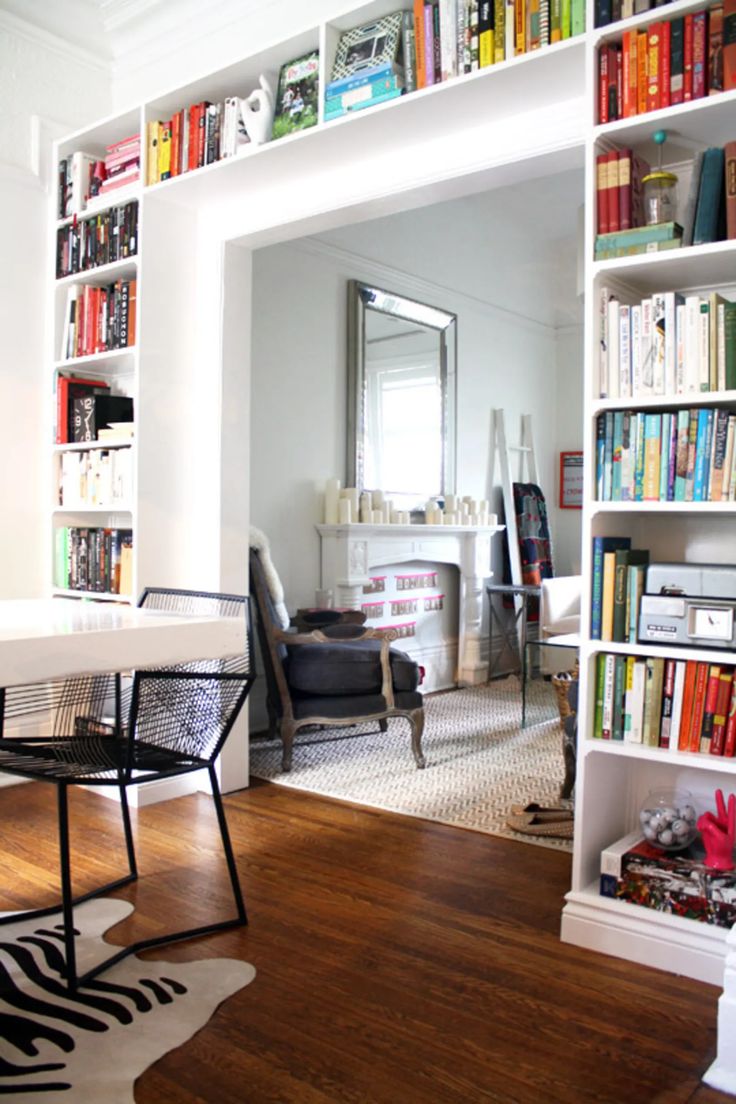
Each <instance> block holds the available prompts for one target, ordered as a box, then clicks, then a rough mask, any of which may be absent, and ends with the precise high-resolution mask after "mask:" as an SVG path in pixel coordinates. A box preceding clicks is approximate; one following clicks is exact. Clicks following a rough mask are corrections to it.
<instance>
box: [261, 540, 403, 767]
mask: <svg viewBox="0 0 736 1104" xmlns="http://www.w3.org/2000/svg"><path fill="white" fill-rule="evenodd" d="M267 558H268V549H267V546H266V547H265V548H261V549H260V550H259V549H258V548H254V547H253V544H252V542H251V550H250V587H251V596H252V599H253V601H254V603H255V607H256V612H257V626H258V636H259V640H260V644H261V652H262V653H263V666H264V673H265V676H266V687H267V706H268V715H269V727H270V732H271V735H272V736H280V737H281V741H282V744H283V759H282V768H283V770H284V771H289V770H291V762H292V751H293V744H294V736H295V734H296V733H297V732H298V731H299V729H301V728H305V727H306V726H307V725H323V726H329V727H332V726H346V725H354V724H360V723H362V722H365V721H377V722H378V723H379V725H380V727H381V729H382V730H383V731H386V729H387V727H388V721H389V720H391V719H393V718H396V717H398V718H404V719H406V720H407V721H408V723H409V726H410V728H411V747H412V752H413V753H414V759H415V760H416V764H417V766H418V767H423V766H424V756H423V754H422V748H421V741H422V731H423V729H424V708H423V699H422V695H421V694H420V693H419V691H418V689H417V687H418V685H419V668H418V666H417V664H416V663H415V662H414V661H413V660H412V659H411V658H410V656H408V655H406V654H405V653H404V652H400V651H398V650H397V649H394V648H391V647H390V639H391V635H392V634H391V633H388V632H387V633H382V632H380V631H379V630H375V629H366V628H365V627H364V626H363V625H356V624H354V623H347V624H339V623H338V624H336V625H334V626H332V627H330V628H327V627H324V628H322V629H317V630H314V631H312V632H307V633H305V632H300V631H294V630H292V631H287V630H286V629H285V628H284V627H283V617H279V609H278V602H275V601H274V598H273V595H272V593H271V591H272V589H273V587H271V588H269V582H270V581H271V578H272V572H273V568H272V565H271V564H270V560H268V562H266V561H267Z"/></svg>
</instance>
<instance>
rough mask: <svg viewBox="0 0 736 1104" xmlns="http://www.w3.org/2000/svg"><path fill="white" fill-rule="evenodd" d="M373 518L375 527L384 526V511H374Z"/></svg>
mask: <svg viewBox="0 0 736 1104" xmlns="http://www.w3.org/2000/svg"><path fill="white" fill-rule="evenodd" d="M372 513H373V517H372V518H371V520H372V522H373V524H374V525H383V510H373V511H372Z"/></svg>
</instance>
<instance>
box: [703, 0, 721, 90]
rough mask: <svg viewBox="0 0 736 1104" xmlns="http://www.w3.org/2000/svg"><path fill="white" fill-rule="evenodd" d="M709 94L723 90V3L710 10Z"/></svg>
mask: <svg viewBox="0 0 736 1104" xmlns="http://www.w3.org/2000/svg"><path fill="white" fill-rule="evenodd" d="M707 41H708V95H709V96H715V95H716V94H717V93H718V92H722V91H723V5H722V4H716V5H715V6H714V7H712V8H711V9H710V10H709V12H708V39H707Z"/></svg>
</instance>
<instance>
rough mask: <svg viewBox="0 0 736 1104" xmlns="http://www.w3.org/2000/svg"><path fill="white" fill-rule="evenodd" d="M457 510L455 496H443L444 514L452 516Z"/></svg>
mask: <svg viewBox="0 0 736 1104" xmlns="http://www.w3.org/2000/svg"><path fill="white" fill-rule="evenodd" d="M456 509H457V495H454V494H448V495H445V514H454V513H455V510H456Z"/></svg>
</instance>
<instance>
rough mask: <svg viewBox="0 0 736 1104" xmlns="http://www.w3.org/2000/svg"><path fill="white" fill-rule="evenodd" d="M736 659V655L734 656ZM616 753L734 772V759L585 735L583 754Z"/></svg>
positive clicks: (667, 763) (703, 768)
mask: <svg viewBox="0 0 736 1104" xmlns="http://www.w3.org/2000/svg"><path fill="white" fill-rule="evenodd" d="M734 659H736V656H734ZM596 753H599V754H602V755H618V756H623V757H624V758H626V759H628V758H631V759H634V760H637V759H638V760H640V761H641V760H648V761H649V762H652V763H660V764H663V765H669V766H679V767H692V768H694V769H695V770H706V771H707V770H710V771H713V770H717V771H719V772H720V773H723V774H736V759H734V758H731V757H729V758H727V759H725V758H724V757H723V756H722V755H711V754H710V753H708V754H707V755H706V754H705V753H702V754H701V753H699V752H695V751H678V750H677V749H676V748H661V747H652V746H650V745H649V744H646V745H645V744H631V743H626V742H625V741H624V740H602V739H597V740H596V739H593V738H592V737H586V738H585V740H583V754H584V755H595V754H596Z"/></svg>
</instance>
